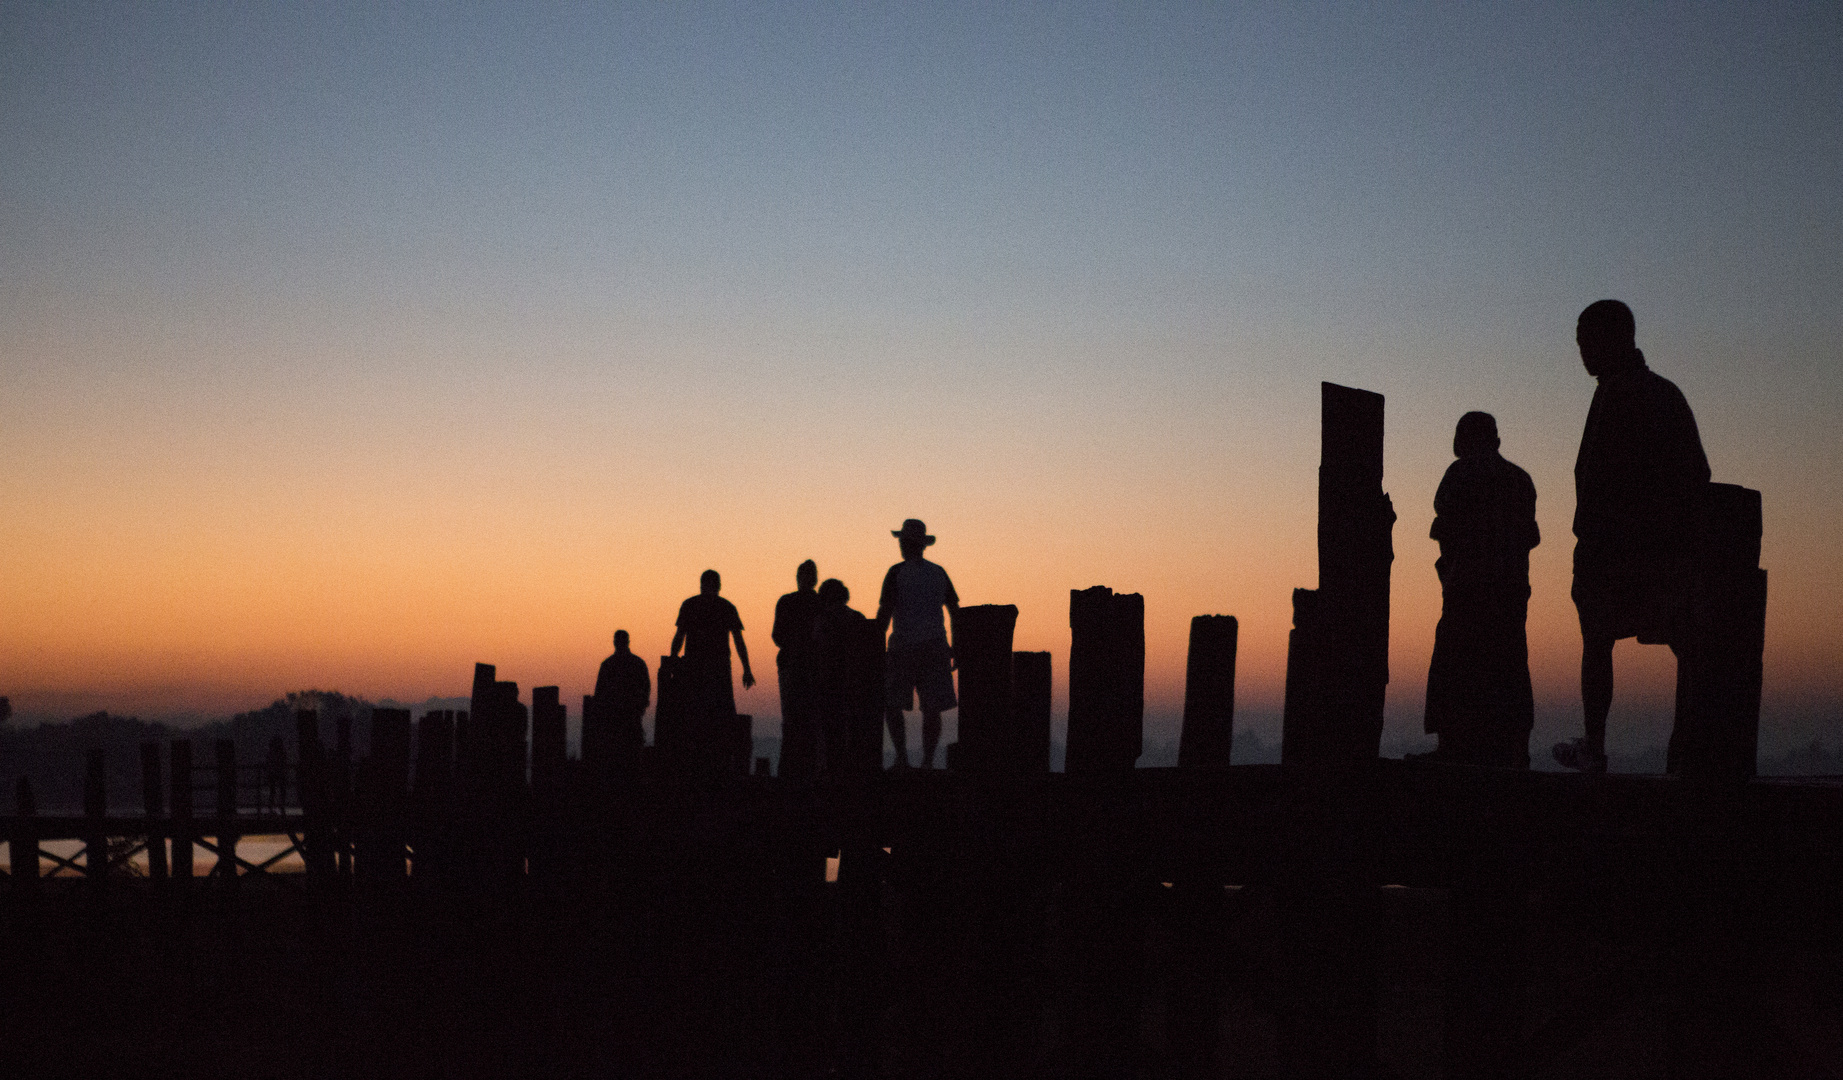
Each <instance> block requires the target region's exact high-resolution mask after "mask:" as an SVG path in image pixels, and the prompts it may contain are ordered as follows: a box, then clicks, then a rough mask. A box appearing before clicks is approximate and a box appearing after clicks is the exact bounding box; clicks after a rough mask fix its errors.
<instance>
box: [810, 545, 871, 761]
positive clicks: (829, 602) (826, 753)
mask: <svg viewBox="0 0 1843 1080" xmlns="http://www.w3.org/2000/svg"><path fill="white" fill-rule="evenodd" d="M818 599H819V611H818V613H817V615H816V617H815V618H814V620H813V649H814V652H813V659H814V669H815V676H816V678H815V687H814V689H815V694H814V697H815V711H816V712H817V714H818V718H819V743H820V746H819V755H818V756H819V760H820V769H821V771H822V772H824V773H826V774H827V775H832V776H836V775H838V774H839V773H840V772H843V771H845V770H848V769H861V770H873V769H880V768H882V766H883V731H882V715H883V684H882V679H881V678H880V677H879V676H880V675H881V673H882V664H881V661H882V659H883V657H882V651H883V643H882V640H881V638H880V637H879V635H878V634H877V629H876V626H875V625H874V624H873V623H872V622H871V621H870V620H869V619H868V618H866V617H865V616H864V613H863V612H861V611H858V610H857V609H856V608H853V607H850V606H849V604H850V601H851V590H850V589H848V588H846V587H845V583H844V582H842V581H840V580H838V579H837V578H827V579H826V580H825V582H824V583H823V584H821V585H820V586H819V592H818Z"/></svg>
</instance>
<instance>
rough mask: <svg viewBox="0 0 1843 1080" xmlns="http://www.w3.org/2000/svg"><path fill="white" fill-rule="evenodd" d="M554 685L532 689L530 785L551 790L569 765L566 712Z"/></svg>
mask: <svg viewBox="0 0 1843 1080" xmlns="http://www.w3.org/2000/svg"><path fill="white" fill-rule="evenodd" d="M559 694H560V691H559V690H558V688H557V687H555V686H534V687H532V688H531V786H532V788H533V789H534V790H537V789H541V790H544V791H546V792H548V791H551V790H554V789H555V788H556V787H557V786H558V785H559V784H561V783H562V781H563V770H564V768H565V767H567V766H568V764H569V735H568V725H569V713H568V710H567V709H566V708H565V707H564V704H563V702H562V701H560V700H558V698H559Z"/></svg>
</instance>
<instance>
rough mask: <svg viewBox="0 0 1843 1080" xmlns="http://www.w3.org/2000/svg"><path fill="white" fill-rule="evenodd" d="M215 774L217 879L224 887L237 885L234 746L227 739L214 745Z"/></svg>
mask: <svg viewBox="0 0 1843 1080" xmlns="http://www.w3.org/2000/svg"><path fill="white" fill-rule="evenodd" d="M217 759H218V761H217V766H218V768H217V773H218V807H217V810H218V823H217V839H218V865H217V871H216V872H217V876H218V877H220V878H222V879H223V881H224V884H226V885H235V884H236V883H237V744H236V743H234V742H232V741H231V740H229V739H219V740H218V741H217Z"/></svg>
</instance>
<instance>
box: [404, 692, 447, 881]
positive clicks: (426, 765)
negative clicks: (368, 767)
mask: <svg viewBox="0 0 1843 1080" xmlns="http://www.w3.org/2000/svg"><path fill="white" fill-rule="evenodd" d="M454 721H455V716H454V710H452V709H431V710H429V711H428V712H426V713H423V714H422V719H421V720H418V721H417V723H416V780H415V787H414V788H413V795H412V799H411V820H412V822H413V832H412V843H413V846H414V847H415V850H416V857H415V860H414V869H413V872H414V873H415V874H416V875H417V876H419V877H424V876H439V875H440V874H442V873H444V872H445V865H446V861H447V858H448V855H447V846H448V843H449V826H450V823H451V818H452V815H453V813H454V744H455V737H454V726H455V723H454Z"/></svg>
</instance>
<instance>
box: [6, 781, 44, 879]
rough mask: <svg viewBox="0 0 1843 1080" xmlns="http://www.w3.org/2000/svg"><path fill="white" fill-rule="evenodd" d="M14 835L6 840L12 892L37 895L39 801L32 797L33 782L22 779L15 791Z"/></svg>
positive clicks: (16, 785)
mask: <svg viewBox="0 0 1843 1080" xmlns="http://www.w3.org/2000/svg"><path fill="white" fill-rule="evenodd" d="M13 814H14V817H13V833H12V835H11V836H9V837H7V843H8V845H9V847H10V850H9V851H8V854H9V855H10V856H11V857H12V867H13V869H12V871H11V872H12V875H13V891H14V892H16V893H20V894H34V893H37V892H38V823H37V822H36V820H34V819H36V818H37V817H38V800H36V799H34V798H33V797H32V781H30V780H28V779H26V778H25V777H23V776H22V777H20V778H19V782H18V783H17V784H15V785H14V787H13Z"/></svg>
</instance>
